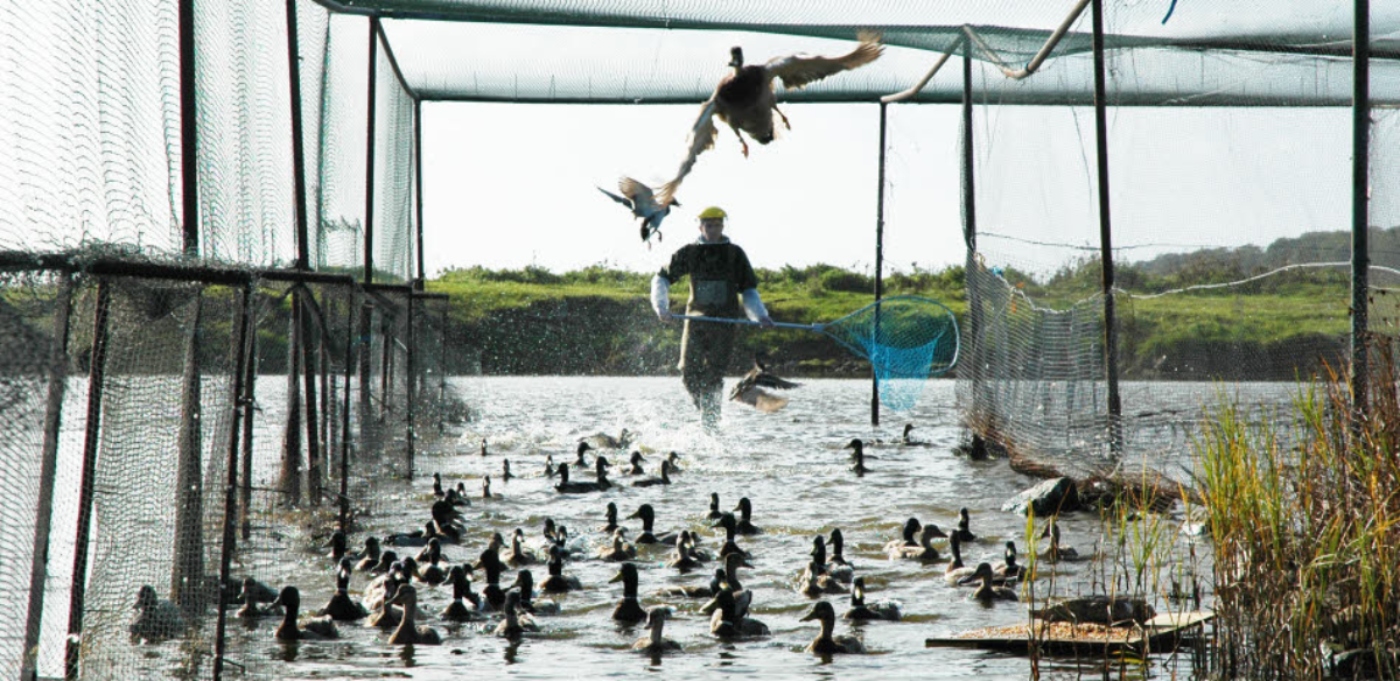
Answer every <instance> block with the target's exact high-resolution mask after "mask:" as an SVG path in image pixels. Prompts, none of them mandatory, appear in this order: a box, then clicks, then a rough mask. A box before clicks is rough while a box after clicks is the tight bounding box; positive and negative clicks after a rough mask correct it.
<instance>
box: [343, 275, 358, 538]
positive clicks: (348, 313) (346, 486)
mask: <svg viewBox="0 0 1400 681" xmlns="http://www.w3.org/2000/svg"><path fill="white" fill-rule="evenodd" d="M354 363H355V289H353V288H352V289H350V295H349V297H348V298H347V299H346V304H345V403H344V406H343V407H342V408H341V415H340V531H341V532H349V531H350V527H349V526H350V482H349V480H350V376H351V375H353V374H354V373H355V372H354V371H351V369H350V367H351V366H353V365H354Z"/></svg>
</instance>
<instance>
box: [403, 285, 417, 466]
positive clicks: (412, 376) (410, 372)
mask: <svg viewBox="0 0 1400 681" xmlns="http://www.w3.org/2000/svg"><path fill="white" fill-rule="evenodd" d="M413 310H414V302H413V294H412V293H410V294H408V330H407V331H406V333H405V335H406V336H407V337H408V338H407V341H408V342H407V343H405V344H406V345H407V346H408V348H407V349H406V350H405V351H404V354H405V355H406V357H405V358H404V378H405V379H407V380H405V381H404V383H406V384H407V387H406V390H407V392H408V404H407V405H405V407H404V418H405V419H406V420H407V424H406V426H407V427H406V428H405V429H404V443H405V445H406V446H407V450H408V454H407V457H408V479H409V480H412V479H413V459H414V457H415V455H416V452H415V451H414V444H415V443H414V437H413V429H414V423H413V411H414V410H413V396H414V394H415V391H414V387H415V384H416V383H417V382H418V374H417V373H416V372H415V368H416V363H415V362H414V359H415V358H416V357H415V352H414V350H415V348H414V347H413V344H414V342H415V341H416V340H417V337H418V336H417V334H416V333H414V330H413V325H414V324H415V323H416V322H417V316H416V315H415V314H414V311H413Z"/></svg>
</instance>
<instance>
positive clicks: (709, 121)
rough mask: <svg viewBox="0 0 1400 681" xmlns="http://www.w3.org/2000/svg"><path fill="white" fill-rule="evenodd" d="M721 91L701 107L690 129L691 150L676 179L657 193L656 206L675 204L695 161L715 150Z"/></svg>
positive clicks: (717, 91) (711, 96) (677, 172)
mask: <svg viewBox="0 0 1400 681" xmlns="http://www.w3.org/2000/svg"><path fill="white" fill-rule="evenodd" d="M718 94H719V90H718V89H716V90H715V94H712V95H710V99H709V100H708V101H706V102H705V104H704V105H703V106H701V107H700V115H699V116H698V117H697V118H696V119H695V124H694V125H692V126H691V128H690V149H689V150H688V152H687V153H686V157H685V160H684V161H681V166H680V168H679V169H678V170H677V171H676V177H675V178H674V179H672V180H671V181H670V182H667V183H666V184H664V185H661V190H660V191H658V192H657V193H656V205H658V206H669V205H671V204H672V203H674V202H675V198H676V190H677V189H679V188H680V186H681V180H683V179H685V176H686V175H689V174H690V169H691V168H694V167H695V159H696V158H698V157H699V156H700V154H701V153H703V152H704V151H705V150H707V149H713V148H714V146H715V138H716V137H718V136H719V129H717V128H715V120H714V119H715V107H716V105H717V102H718V101H719V97H718Z"/></svg>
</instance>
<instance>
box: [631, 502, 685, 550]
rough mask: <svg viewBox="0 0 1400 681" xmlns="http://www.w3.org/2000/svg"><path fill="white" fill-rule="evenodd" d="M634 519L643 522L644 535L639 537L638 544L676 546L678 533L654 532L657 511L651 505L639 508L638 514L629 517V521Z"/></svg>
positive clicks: (643, 505)
mask: <svg viewBox="0 0 1400 681" xmlns="http://www.w3.org/2000/svg"><path fill="white" fill-rule="evenodd" d="M633 518H639V519H641V521H642V533H641V534H639V535H637V542H636V543H638V544H674V543H675V542H676V533H674V532H662V533H661V534H655V533H654V532H653V529H652V528H653V526H654V525H655V524H656V511H655V509H653V508H652V507H651V504H642V505H641V506H638V507H637V510H636V512H634V513H633V514H632V515H629V516H627V519H628V520H631V519H633Z"/></svg>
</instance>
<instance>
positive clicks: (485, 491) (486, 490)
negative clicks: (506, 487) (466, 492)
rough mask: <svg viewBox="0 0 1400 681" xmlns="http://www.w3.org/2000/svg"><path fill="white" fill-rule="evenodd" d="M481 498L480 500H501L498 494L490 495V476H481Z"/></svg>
mask: <svg viewBox="0 0 1400 681" xmlns="http://www.w3.org/2000/svg"><path fill="white" fill-rule="evenodd" d="M481 498H482V499H500V498H501V495H499V494H492V493H491V476H489V475H483V476H481Z"/></svg>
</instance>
